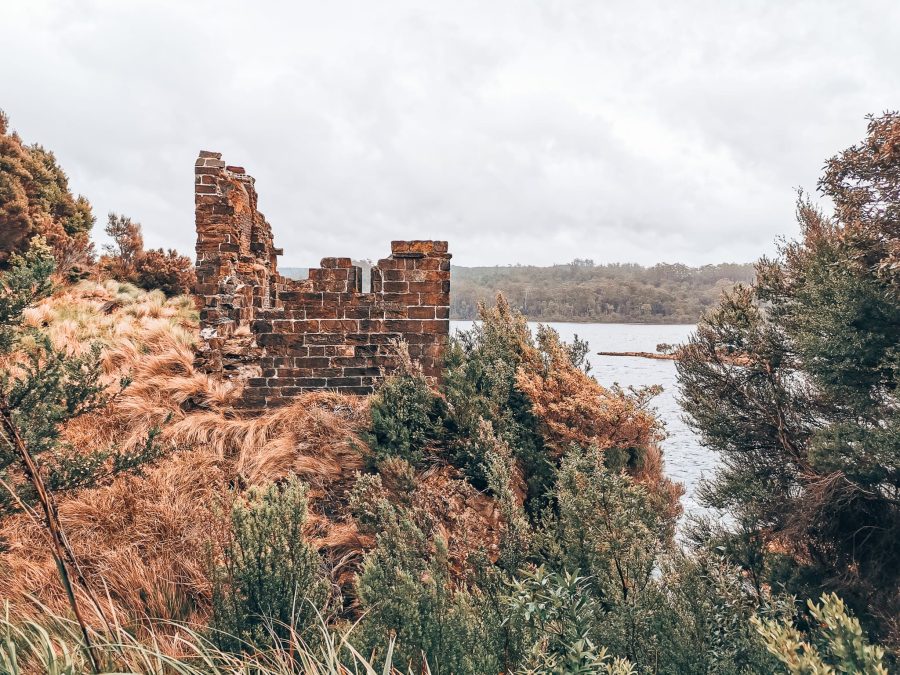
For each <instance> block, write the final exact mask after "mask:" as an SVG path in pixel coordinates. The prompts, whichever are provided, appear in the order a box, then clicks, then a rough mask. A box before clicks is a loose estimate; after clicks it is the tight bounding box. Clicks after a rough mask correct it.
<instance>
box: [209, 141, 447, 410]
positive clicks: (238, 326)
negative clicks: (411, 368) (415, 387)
mask: <svg viewBox="0 0 900 675" xmlns="http://www.w3.org/2000/svg"><path fill="white" fill-rule="evenodd" d="M195 174H196V183H195V196H194V200H195V205H196V224H197V287H196V293H197V295H198V296H199V297H200V301H201V310H200V328H201V331H200V336H201V343H200V348H199V355H198V362H199V364H200V366H201V367H202V368H203V369H204V370H206V371H207V372H211V373H218V374H220V375H222V376H223V377H226V378H235V377H240V378H242V379H244V380H246V386H245V389H244V398H243V402H244V404H245V405H246V406H248V407H252V408H261V407H268V406H273V405H280V404H283V403H286V402H287V401H288V400H289V399H290V398H291V397H292V396H294V395H295V394H298V393H299V392H301V391H305V390H309V389H334V390H337V391H341V392H344V393H358V394H367V393H370V392H371V391H372V390H373V389H374V387H375V385H376V384H377V383H378V381H379V379H380V378H382V377H384V376H385V375H386V374H388V373H390V372H391V371H392V370H393V369H395V368H396V367H397V365H398V364H399V357H398V354H397V350H396V345H395V343H396V342H398V341H400V340H403V341H405V342H406V344H407V346H408V349H409V354H410V356H411V357H412V358H413V359H414V360H416V361H418V362H419V363H420V364H421V366H422V370H423V371H424V373H425V375H426V376H427V377H430V378H438V377H440V373H441V363H442V357H443V352H444V350H445V348H446V346H447V342H448V340H449V332H450V254H449V253H448V252H447V242H445V241H394V242H391V255H390V257H388V258H385V259H383V260H379V261H378V264H377V265H376V266H374V267H373V268H372V279H371V282H372V283H371V292H369V293H363V292H362V271H361V269H360V268H359V267H357V266H354V265H353V263H352V262H351V261H350V258H324V259H323V260H322V262H321V263H320V265H321V266H320V267H319V268H317V269H311V270H310V271H309V278H308V279H303V280H294V279H288V278H286V277H283V276H281V275H280V274H278V264H277V259H278V256H279V255H281V254H282V251H281V249H278V248H275V246H274V242H273V238H272V228H271V226H270V225H269V223H268V221H266V219H265V217H264V216H263V214H262V213H260V212H259V211H258V210H257V198H256V189H255V186H254V182H255V181H254V179H253V178H252V177H250V176H248V175H247V174H246V172H245V171H244V169H243V168H241V167H237V166H226V164H225V162H224V161H222V155H221V154H220V153H217V152H207V151H202V152H201V153H200V157H199V158H198V159H197V163H196V167H195Z"/></svg>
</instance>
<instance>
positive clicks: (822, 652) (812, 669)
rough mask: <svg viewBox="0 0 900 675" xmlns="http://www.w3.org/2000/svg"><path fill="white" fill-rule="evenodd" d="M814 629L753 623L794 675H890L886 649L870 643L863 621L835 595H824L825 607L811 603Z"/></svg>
mask: <svg viewBox="0 0 900 675" xmlns="http://www.w3.org/2000/svg"><path fill="white" fill-rule="evenodd" d="M808 605H809V612H810V614H811V616H812V627H811V630H810V632H809V633H808V634H803V633H801V632H800V631H799V630H798V629H797V628H796V626H794V625H793V624H792V623H790V622H788V621H784V620H782V621H775V620H772V619H768V620H766V619H761V618H759V617H753V619H752V623H753V625H754V626H755V627H756V629H757V630H758V631H759V633H760V635H762V636H763V638H764V639H765V641H766V647H767V648H768V649H769V651H770V652H772V654H774V655H775V656H776V657H777V658H778V660H779V661H780V662H781V663H782V664H783V665H784V666H785V668H786V669H787V672H788V673H791V674H792V675H831V673H861V674H862V675H887V673H888V670H887V668H886V667H885V662H884V656H885V655H884V649H882V648H881V647H878V646H876V645H872V644H869V641H868V640H867V639H866V636H865V635H864V634H863V631H862V627H861V626H860V625H859V620H858V619H856V618H855V617H854V616H852V615H851V614H850V613H849V612H848V611H847V607H846V605H844V602H843V601H842V600H841V599H840V598H838V597H837V596H836V595H835V594H833V593H830V594H825V595H823V596H822V599H821V604H818V603H814V602H813V601H812V600H809V601H808Z"/></svg>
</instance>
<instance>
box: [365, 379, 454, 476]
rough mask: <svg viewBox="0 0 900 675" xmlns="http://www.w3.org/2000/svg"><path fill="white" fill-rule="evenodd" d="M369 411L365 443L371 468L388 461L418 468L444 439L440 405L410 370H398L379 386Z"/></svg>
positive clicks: (444, 412)
mask: <svg viewBox="0 0 900 675" xmlns="http://www.w3.org/2000/svg"><path fill="white" fill-rule="evenodd" d="M370 411H371V416H372V423H371V427H370V430H369V433H368V434H367V437H366V440H367V441H368V444H369V448H370V450H371V455H370V461H371V464H372V466H377V465H378V464H379V463H381V462H382V461H384V460H386V459H389V458H392V457H395V458H400V459H403V460H405V461H407V462H409V463H410V464H411V465H413V466H420V465H421V464H422V462H423V461H424V460H425V456H426V451H427V449H428V447H429V446H431V445H434V444H435V443H437V442H439V441H440V440H441V439H442V438H443V436H444V418H445V416H446V406H445V405H444V401H443V399H442V398H441V397H440V396H439V395H438V394H436V393H435V392H434V391H433V390H432V389H431V387H430V386H428V382H426V381H425V378H424V377H423V376H422V374H421V373H420V372H417V371H416V370H414V369H412V368H404V369H401V370H400V371H399V372H398V373H396V374H395V375H394V376H392V377H389V378H388V379H386V380H385V381H384V382H383V383H382V385H381V387H380V388H379V389H378V391H377V392H376V393H375V395H374V396H373V397H372V401H371V405H370Z"/></svg>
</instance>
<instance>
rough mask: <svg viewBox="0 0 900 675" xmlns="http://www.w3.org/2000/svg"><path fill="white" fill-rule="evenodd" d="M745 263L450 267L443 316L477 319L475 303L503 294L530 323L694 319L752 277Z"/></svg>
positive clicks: (582, 261) (578, 261)
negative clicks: (447, 309)
mask: <svg viewBox="0 0 900 675" xmlns="http://www.w3.org/2000/svg"><path fill="white" fill-rule="evenodd" d="M753 275H754V269H753V265H752V264H749V263H747V264H741V263H721V264H717V265H704V266H702V267H689V266H687V265H683V264H681V263H674V264H669V263H660V264H657V265H653V266H652V267H644V266H642V265H637V264H633V263H611V264H605V265H597V264H594V262H593V261H591V260H585V259H576V260H573V261H572V262H570V263H568V264H565V265H553V266H551V267H535V266H526V265H515V266H509V267H458V266H454V267H453V270H452V276H451V279H452V281H451V284H452V286H451V291H452V292H451V294H450V316H451V318H454V319H460V320H472V319H475V318H477V314H478V304H479V303H480V302H484V301H492V300H493V298H494V297H496V295H497V293H503V295H504V297H505V298H506V299H507V301H508V302H509V303H510V305H512V306H513V307H514V308H515V309H517V310H518V311H520V312H522V313H523V314H524V315H525V316H526V317H527V318H528V319H530V320H534V321H584V322H596V323H696V322H697V320H698V319H699V318H700V316H701V315H702V314H703V312H705V311H707V310H709V309H711V308H712V307H713V306H715V304H716V302H717V301H718V299H719V297H720V296H721V295H722V293H723V292H724V291H727V290H729V289H731V288H732V287H733V286H734V285H735V284H737V283H748V282H750V281H752V279H753Z"/></svg>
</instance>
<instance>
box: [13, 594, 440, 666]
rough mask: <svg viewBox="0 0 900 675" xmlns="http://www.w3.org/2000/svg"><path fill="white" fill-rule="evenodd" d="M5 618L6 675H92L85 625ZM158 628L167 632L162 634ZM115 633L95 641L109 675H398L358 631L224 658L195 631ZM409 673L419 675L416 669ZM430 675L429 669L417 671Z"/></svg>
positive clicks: (52, 618) (58, 618)
mask: <svg viewBox="0 0 900 675" xmlns="http://www.w3.org/2000/svg"><path fill="white" fill-rule="evenodd" d="M5 609H6V612H5V614H4V615H3V616H2V617H0V672H3V673H6V674H7V675H32V674H34V675H37V674H38V673H41V674H43V673H51V674H53V675H57V674H59V675H64V674H73V675H74V674H75V673H87V672H91V667H90V662H89V660H88V658H87V654H86V652H85V650H84V648H83V643H82V639H81V636H80V633H79V628H78V626H77V625H76V624H75V623H74V622H72V621H70V620H69V619H68V618H66V617H64V616H62V615H59V614H53V613H52V612H50V611H49V609H47V608H43V609H44V614H43V619H42V621H41V622H40V623H39V622H36V621H34V620H31V619H27V618H21V617H17V616H13V615H12V614H11V612H10V606H9V604H7V605H6V608H5ZM159 628H164V630H162V631H160V630H158V629H159ZM113 631H114V632H113V633H112V634H108V633H103V632H96V631H94V632H93V633H92V635H91V639H92V642H93V644H94V645H95V647H96V652H98V653H99V654H100V661H101V664H102V666H101V672H102V673H108V674H110V675H111V674H112V673H119V674H121V673H142V674H145V675H245V674H246V675H249V674H250V673H252V674H253V675H350V674H351V673H353V674H359V675H376V674H380V675H394V674H397V675H399V674H400V673H401V670H400V669H399V668H398V665H399V664H395V663H394V657H393V654H394V648H393V642H388V644H387V645H386V646H385V648H384V650H382V651H383V655H380V656H376V655H371V656H370V657H368V658H367V657H365V656H363V655H362V654H360V653H359V652H358V651H357V650H356V649H355V648H354V647H353V644H352V627H351V628H350V629H349V630H346V631H344V632H341V633H335V632H332V631H330V630H329V629H328V628H327V626H326V625H325V624H324V622H323V623H321V624H320V627H319V634H318V636H317V640H316V644H315V645H314V646H313V645H310V644H308V643H307V642H305V641H304V640H302V639H301V638H300V637H299V636H298V635H297V634H296V633H293V632H292V633H290V638H289V639H288V640H287V641H286V642H285V641H278V640H273V644H275V646H274V647H272V648H269V649H266V650H255V649H249V646H248V652H247V653H242V654H241V653H229V652H223V651H221V650H219V649H218V648H216V646H215V645H214V644H213V643H212V642H211V641H210V640H209V638H208V637H207V636H205V635H204V634H202V633H201V632H199V631H197V630H195V629H193V628H191V627H190V626H188V625H165V626H161V625H160V624H156V625H153V626H151V627H150V628H149V630H148V632H147V635H146V636H145V639H144V640H138V639H136V638H135V637H134V636H133V635H132V634H131V633H129V632H128V631H126V630H125V629H123V628H122V627H121V626H119V625H116V626H114V628H113ZM171 635H174V636H175V637H174V645H175V647H176V650H177V655H173V654H172V653H171V652H170V651H169V650H166V649H163V648H161V643H160V639H163V640H168V639H170V636H171ZM407 672H412V670H409V671H407ZM417 672H420V673H421V675H428V674H429V673H430V670H429V669H428V666H427V664H425V665H424V670H421V671H417Z"/></svg>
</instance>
